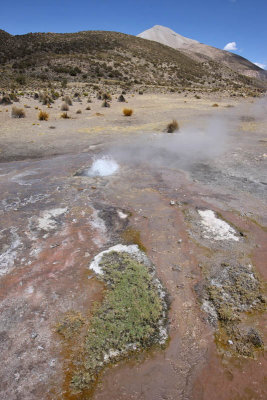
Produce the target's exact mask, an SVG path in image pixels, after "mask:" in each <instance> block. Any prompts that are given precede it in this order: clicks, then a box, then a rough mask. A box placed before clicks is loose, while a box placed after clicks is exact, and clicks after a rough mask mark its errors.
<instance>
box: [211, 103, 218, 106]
mask: <svg viewBox="0 0 267 400" xmlns="http://www.w3.org/2000/svg"><path fill="white" fill-rule="evenodd" d="M211 107H219V104H217V103H214V104H212V106H211Z"/></svg>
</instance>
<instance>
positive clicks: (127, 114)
mask: <svg viewBox="0 0 267 400" xmlns="http://www.w3.org/2000/svg"><path fill="white" fill-rule="evenodd" d="M122 112H123V114H124V116H125V117H130V116H131V115H132V113H133V110H132V109H131V108H124V109H123V110H122Z"/></svg>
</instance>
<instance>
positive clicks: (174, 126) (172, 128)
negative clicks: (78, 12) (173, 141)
mask: <svg viewBox="0 0 267 400" xmlns="http://www.w3.org/2000/svg"><path fill="white" fill-rule="evenodd" d="M178 130H179V125H178V122H177V121H176V119H174V120H172V122H170V123H169V124H168V125H167V128H166V132H167V133H173V132H176V131H178Z"/></svg>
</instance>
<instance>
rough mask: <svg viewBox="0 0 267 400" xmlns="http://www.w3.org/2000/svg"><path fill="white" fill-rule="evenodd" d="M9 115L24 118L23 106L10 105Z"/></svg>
mask: <svg viewBox="0 0 267 400" xmlns="http://www.w3.org/2000/svg"><path fill="white" fill-rule="evenodd" d="M11 116H12V118H25V111H24V110H23V108H18V107H12V111H11Z"/></svg>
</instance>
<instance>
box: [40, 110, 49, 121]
mask: <svg viewBox="0 0 267 400" xmlns="http://www.w3.org/2000/svg"><path fill="white" fill-rule="evenodd" d="M38 118H39V120H40V121H47V120H48V118H49V114H48V113H47V112H46V111H42V110H40V112H39V115H38Z"/></svg>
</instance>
